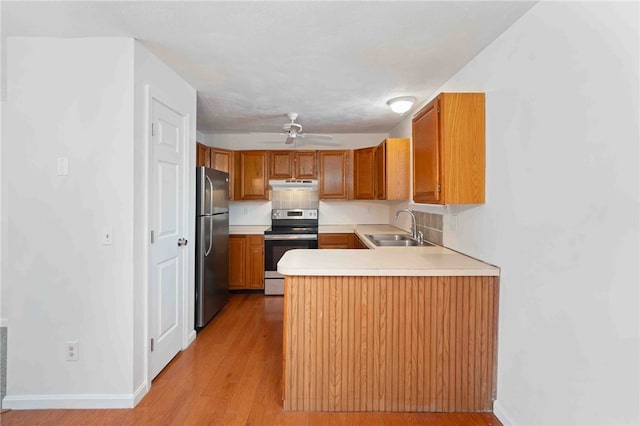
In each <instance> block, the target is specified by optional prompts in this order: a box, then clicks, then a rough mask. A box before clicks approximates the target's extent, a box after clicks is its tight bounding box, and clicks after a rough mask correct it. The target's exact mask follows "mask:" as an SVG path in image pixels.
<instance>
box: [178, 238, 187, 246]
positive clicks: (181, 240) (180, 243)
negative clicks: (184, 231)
mask: <svg viewBox="0 0 640 426" xmlns="http://www.w3.org/2000/svg"><path fill="white" fill-rule="evenodd" d="M187 243H188V241H187V240H186V239H185V238H180V239H178V247H182V246H186V245H187Z"/></svg>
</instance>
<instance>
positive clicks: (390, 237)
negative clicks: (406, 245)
mask: <svg viewBox="0 0 640 426" xmlns="http://www.w3.org/2000/svg"><path fill="white" fill-rule="evenodd" d="M366 237H367V238H369V239H370V240H372V241H376V240H378V241H406V240H410V241H413V240H412V239H411V237H410V236H409V235H407V234H367V235H366Z"/></svg>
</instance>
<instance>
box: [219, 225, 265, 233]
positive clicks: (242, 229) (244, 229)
mask: <svg viewBox="0 0 640 426" xmlns="http://www.w3.org/2000/svg"><path fill="white" fill-rule="evenodd" d="M270 226H271V225H230V226H229V234H231V235H245V234H246V235H249V234H260V235H262V234H264V231H265V230H266V229H267V228H269V227H270Z"/></svg>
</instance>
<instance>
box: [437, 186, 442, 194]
mask: <svg viewBox="0 0 640 426" xmlns="http://www.w3.org/2000/svg"><path fill="white" fill-rule="evenodd" d="M441 190H442V189H441V186H440V184H438V192H440V191H441Z"/></svg>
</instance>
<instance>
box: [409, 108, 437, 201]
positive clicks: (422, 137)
mask: <svg viewBox="0 0 640 426" xmlns="http://www.w3.org/2000/svg"><path fill="white" fill-rule="evenodd" d="M439 110H440V98H439V97H438V98H436V99H434V100H433V101H432V102H431V103H429V104H428V105H427V106H425V107H424V108H423V109H422V110H421V111H420V112H419V113H418V115H416V116H415V117H414V119H413V123H412V128H413V200H414V201H415V202H416V203H436V204H438V203H440V120H439V114H440V112H439Z"/></svg>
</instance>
